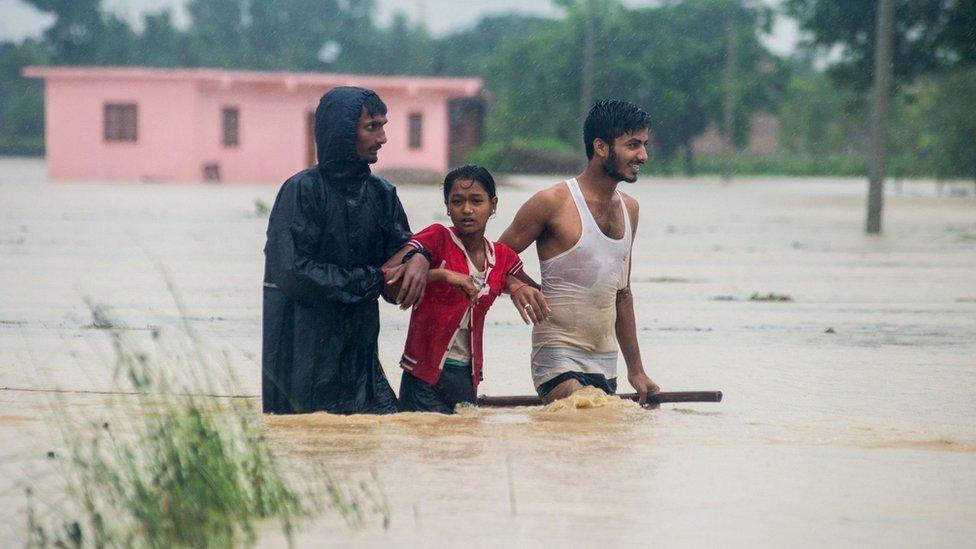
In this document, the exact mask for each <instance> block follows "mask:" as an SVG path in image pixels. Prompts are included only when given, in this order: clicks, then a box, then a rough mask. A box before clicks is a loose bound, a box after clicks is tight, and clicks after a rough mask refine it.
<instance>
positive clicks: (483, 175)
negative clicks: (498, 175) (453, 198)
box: [444, 164, 495, 202]
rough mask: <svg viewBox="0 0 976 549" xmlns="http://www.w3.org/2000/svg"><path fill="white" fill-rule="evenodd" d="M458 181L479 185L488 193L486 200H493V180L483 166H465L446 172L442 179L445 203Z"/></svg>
mask: <svg viewBox="0 0 976 549" xmlns="http://www.w3.org/2000/svg"><path fill="white" fill-rule="evenodd" d="M458 179H463V180H467V181H477V182H478V183H481V186H482V187H484V188H485V192H487V193H488V198H495V179H494V178H493V177H492V176H491V173H489V172H488V170H487V169H485V168H484V167H483V166H476V165H474V164H465V165H464V166H458V167H457V168H454V169H453V170H451V171H449V172H447V175H446V176H445V177H444V202H447V196H448V195H449V194H451V189H452V188H453V187H454V182H455V181H457V180H458Z"/></svg>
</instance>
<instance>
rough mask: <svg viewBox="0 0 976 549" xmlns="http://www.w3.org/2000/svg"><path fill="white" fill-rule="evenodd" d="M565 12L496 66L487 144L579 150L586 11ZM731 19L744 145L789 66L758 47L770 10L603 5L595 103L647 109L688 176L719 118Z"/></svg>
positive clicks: (510, 47)
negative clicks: (549, 143) (698, 142)
mask: <svg viewBox="0 0 976 549" xmlns="http://www.w3.org/2000/svg"><path fill="white" fill-rule="evenodd" d="M563 4H564V5H566V6H567V15H566V18H565V19H564V20H559V21H553V22H549V23H547V24H546V25H545V26H543V27H541V28H540V29H539V30H538V31H536V33H535V34H534V35H533V36H531V37H523V38H521V39H519V40H513V41H511V42H509V43H507V44H505V45H504V46H503V47H502V49H501V51H500V52H499V54H498V55H497V57H496V58H495V60H494V62H493V63H492V64H491V65H490V67H489V71H488V84H489V86H490V89H491V91H492V92H493V94H494V96H495V98H496V104H495V106H494V109H493V110H492V112H491V115H490V118H489V121H488V131H489V138H490V139H493V140H496V141H503V140H511V139H513V138H515V137H521V138H545V137H550V138H551V137H555V138H557V139H560V140H563V141H566V142H578V140H579V136H580V127H581V125H582V120H580V114H579V97H580V95H579V94H580V86H579V70H580V58H581V55H582V42H581V36H583V27H584V25H585V17H586V13H585V10H584V7H585V6H583V5H582V4H580V3H573V2H563ZM730 8H731V9H730ZM730 13H731V16H732V17H735V18H736V29H737V32H738V33H739V35H738V44H739V47H738V50H739V67H740V69H739V71H738V76H737V79H736V86H737V88H738V95H739V96H740V98H741V99H740V101H738V103H737V105H736V111H735V119H736V124H735V127H736V129H737V131H736V135H735V136H734V137H735V139H736V141H738V142H739V143H741V142H743V141H744V140H745V138H746V135H747V133H748V127H749V126H748V119H749V117H750V116H751V114H752V113H753V112H755V110H756V109H758V108H760V107H762V106H766V105H770V104H772V103H773V102H774V100H775V98H776V95H777V90H778V89H779V88H780V87H781V85H782V82H783V74H784V73H783V70H782V67H781V66H780V65H779V63H778V62H777V61H776V59H775V58H774V57H773V56H772V55H771V54H769V53H768V52H767V51H766V50H765V48H764V47H763V46H762V44H761V43H760V42H759V39H758V35H759V33H761V32H764V31H765V30H768V28H769V24H770V17H771V14H770V12H769V11H768V10H766V9H764V8H757V7H750V6H748V5H746V4H744V3H741V2H731V3H728V4H726V3H715V2H710V1H706V0H685V1H683V2H670V3H667V4H665V5H663V6H660V7H656V8H645V9H637V10H628V9H626V8H624V7H623V6H621V5H620V4H618V3H616V2H610V1H606V0H604V1H602V2H599V3H598V6H597V17H596V21H595V29H594V31H595V35H596V55H595V58H596V59H597V60H598V62H597V64H596V66H595V67H594V69H595V75H594V77H595V82H596V83H597V90H598V96H599V97H615V98H620V99H627V100H630V101H633V102H634V103H636V104H638V105H640V106H642V107H643V108H645V109H646V110H647V111H648V113H649V114H650V115H651V118H652V131H653V134H654V144H655V147H656V149H657V151H658V152H659V153H660V154H661V156H662V157H663V158H665V159H668V160H670V159H672V158H674V157H675V156H676V155H677V154H678V153H679V152H681V151H684V153H685V169H686V171H689V172H690V171H691V170H692V169H693V153H694V151H693V149H692V142H693V140H694V139H695V137H697V136H699V135H701V134H702V133H703V132H704V131H705V130H706V128H707V127H708V126H709V124H712V123H716V124H717V123H718V122H720V121H721V120H722V83H723V73H722V71H723V67H724V59H725V47H726V41H725V31H724V29H725V21H726V18H727V17H729V16H730V15H729V14H730Z"/></svg>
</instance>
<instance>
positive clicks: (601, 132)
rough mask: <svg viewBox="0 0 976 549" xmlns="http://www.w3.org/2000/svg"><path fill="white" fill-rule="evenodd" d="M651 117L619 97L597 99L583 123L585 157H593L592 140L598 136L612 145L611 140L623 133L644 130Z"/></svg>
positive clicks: (648, 124) (648, 125) (647, 126)
mask: <svg viewBox="0 0 976 549" xmlns="http://www.w3.org/2000/svg"><path fill="white" fill-rule="evenodd" d="M650 126H651V117H650V116H649V115H648V114H647V113H646V112H644V111H642V110H641V109H640V108H639V107H638V106H637V105H635V104H633V103H631V102H629V101H620V100H619V99H604V100H603V101H597V103H596V104H595V105H593V108H592V109H590V113H589V114H588V115H587V116H586V122H584V123H583V145H584V146H585V147H586V158H593V140H594V139H596V138H598V137H599V138H600V139H602V140H603V141H604V143H606V144H608V145H610V146H611V147H613V140H614V139H616V138H618V137H620V136H621V135H623V134H625V133H633V132H635V131H637V130H646V129H648V128H649V127H650Z"/></svg>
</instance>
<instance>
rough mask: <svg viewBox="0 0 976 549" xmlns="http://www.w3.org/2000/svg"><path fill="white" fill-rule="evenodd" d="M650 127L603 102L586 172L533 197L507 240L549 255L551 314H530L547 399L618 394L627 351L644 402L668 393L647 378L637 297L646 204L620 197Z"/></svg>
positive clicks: (631, 110) (588, 139)
mask: <svg viewBox="0 0 976 549" xmlns="http://www.w3.org/2000/svg"><path fill="white" fill-rule="evenodd" d="M649 126H650V120H649V117H648V115H647V113H645V112H644V111H642V110H641V109H639V108H637V106H635V105H634V104H632V103H628V102H626V101H617V100H606V101H600V102H598V103H596V105H594V106H593V108H592V109H591V110H590V112H589V115H588V116H587V117H586V122H585V123H584V127H583V141H584V144H585V146H586V156H587V158H588V159H589V161H588V163H587V166H586V169H585V170H584V171H583V173H581V174H579V175H578V176H576V177H575V178H573V179H570V180H569V181H563V182H560V183H557V184H556V185H554V186H552V187H550V188H548V189H545V190H542V191H539V192H538V193H536V194H535V195H533V196H532V197H531V198H530V199H529V200H528V201H527V202H526V203H525V204H524V205H523V206H522V207H521V208H520V209H519V211H518V213H517V214H516V215H515V220H514V221H512V224H511V226H509V228H508V229H506V230H505V232H504V234H502V236H501V238H500V239H499V241H500V242H503V243H505V244H507V245H508V246H509V247H511V248H512V249H513V250H515V252H516V253H521V252H522V251H523V250H525V249H526V248H527V247H529V245H530V244H532V243H533V242H535V243H536V251H537V252H538V254H539V262H540V265H541V268H542V294H543V295H544V296H545V298H546V301H547V302H548V305H549V308H550V309H551V312H549V311H545V312H544V311H541V310H536V309H538V307H535V306H530V305H528V304H527V305H525V307H526V313H527V315H528V316H529V317H531V320H532V321H533V323H534V324H535V326H534V328H533V331H532V378H533V382H534V383H535V386H536V390H537V391H538V392H539V396H541V397H542V399H543V402H546V403H549V402H552V401H553V400H556V399H559V398H564V397H566V396H569V395H570V394H572V393H573V392H575V391H577V390H579V389H581V388H583V387H584V386H595V387H599V388H600V389H603V390H604V391H606V392H607V393H611V394H612V393H614V392H616V389H617V374H616V368H617V347H618V345H619V348H620V350H621V351H622V353H623V355H624V362H625V363H626V364H627V380H628V381H629V382H630V384H631V386H633V387H634V389H636V390H637V392H638V394H639V395H640V401H641V403H642V404H643V403H644V402H645V399H646V396H647V394H648V393H656V392H658V391H660V388H659V387H658V386H657V384H656V383H654V382H653V381H651V379H650V378H649V377H648V376H647V374H646V373H645V371H644V364H643V362H642V361H641V354H640V348H639V346H638V343H637V325H636V320H635V318H634V301H633V295H632V294H631V292H630V252H631V250H632V247H633V239H634V235H635V234H636V232H637V219H638V205H637V201H636V200H635V199H633V198H632V197H630V196H628V195H626V194H624V193H622V192H620V191H618V190H617V185H618V183H619V182H620V181H626V182H628V183H634V182H635V181H637V175H638V173H639V172H640V167H641V165H642V164H644V162H646V161H647V143H648V128H649ZM546 313H548V314H549V317H548V319H546V320H543V319H544V318H545V314H546Z"/></svg>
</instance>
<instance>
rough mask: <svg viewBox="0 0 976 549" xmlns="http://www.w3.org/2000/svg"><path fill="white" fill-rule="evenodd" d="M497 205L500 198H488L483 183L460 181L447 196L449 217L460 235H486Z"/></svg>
mask: <svg viewBox="0 0 976 549" xmlns="http://www.w3.org/2000/svg"><path fill="white" fill-rule="evenodd" d="M496 204H498V197H495V198H488V191H486V190H485V188H484V187H482V186H481V183H478V182H477V181H471V180H470V179H458V180H457V181H455V182H454V185H453V186H452V187H451V192H450V193H448V195H447V215H448V216H450V218H451V222H453V223H454V226H455V227H457V229H458V232H459V233H461V234H479V233H480V234H484V232H485V226H486V225H487V224H488V218H489V217H490V216H491V214H493V213H495V205H496Z"/></svg>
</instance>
